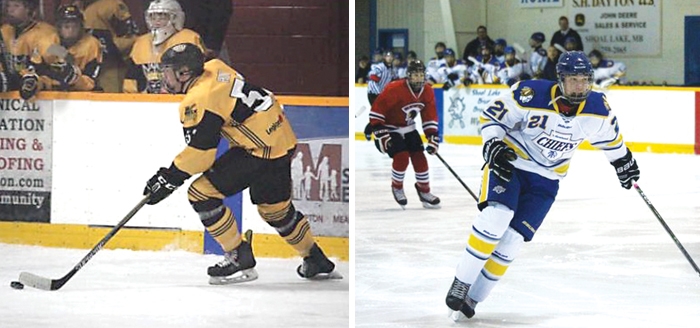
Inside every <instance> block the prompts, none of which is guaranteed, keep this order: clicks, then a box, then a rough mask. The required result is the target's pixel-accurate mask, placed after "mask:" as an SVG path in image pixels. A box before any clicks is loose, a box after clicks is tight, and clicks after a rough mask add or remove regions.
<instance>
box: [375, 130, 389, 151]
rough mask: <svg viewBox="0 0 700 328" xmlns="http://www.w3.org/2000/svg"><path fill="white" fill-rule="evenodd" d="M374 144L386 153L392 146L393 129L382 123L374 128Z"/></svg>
mask: <svg viewBox="0 0 700 328" xmlns="http://www.w3.org/2000/svg"><path fill="white" fill-rule="evenodd" d="M373 133H374V146H375V147H377V150H379V152H380V153H382V154H386V153H387V152H388V151H389V148H391V146H392V144H391V129H389V128H387V127H385V126H383V125H380V126H378V127H375V128H374V132H373Z"/></svg>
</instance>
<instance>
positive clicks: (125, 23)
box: [73, 0, 139, 92]
mask: <svg viewBox="0 0 700 328" xmlns="http://www.w3.org/2000/svg"><path fill="white" fill-rule="evenodd" d="M73 4H74V5H77V6H78V7H79V8H80V9H81V10H82V12H83V15H84V16H85V28H86V29H87V31H88V33H90V34H92V35H93V36H94V37H96V38H97V39H98V40H100V43H101V44H102V47H103V56H104V58H103V60H104V63H103V65H102V73H100V76H99V77H98V84H99V85H100V87H102V88H103V89H104V91H106V92H122V81H123V80H124V75H125V74H126V63H125V58H126V57H128V54H129V51H131V46H132V45H133V44H134V41H135V40H136V36H137V35H138V34H139V31H138V28H137V27H136V23H135V22H134V20H133V18H132V16H131V13H130V11H129V7H128V6H127V5H126V4H125V3H124V1H122V0H75V1H73Z"/></svg>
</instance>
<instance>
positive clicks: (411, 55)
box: [406, 50, 418, 65]
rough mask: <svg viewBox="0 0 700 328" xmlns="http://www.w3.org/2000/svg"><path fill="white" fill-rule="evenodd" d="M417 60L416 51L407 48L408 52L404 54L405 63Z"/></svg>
mask: <svg viewBox="0 0 700 328" xmlns="http://www.w3.org/2000/svg"><path fill="white" fill-rule="evenodd" d="M416 60H418V55H416V52H415V51H413V50H409V51H408V54H407V55H406V65H408V64H410V63H412V62H414V61H416Z"/></svg>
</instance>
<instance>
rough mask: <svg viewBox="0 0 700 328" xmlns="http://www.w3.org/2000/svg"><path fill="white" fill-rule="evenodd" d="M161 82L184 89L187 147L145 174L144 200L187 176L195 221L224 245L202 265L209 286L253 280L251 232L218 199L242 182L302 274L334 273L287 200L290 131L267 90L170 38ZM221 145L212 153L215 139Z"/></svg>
mask: <svg viewBox="0 0 700 328" xmlns="http://www.w3.org/2000/svg"><path fill="white" fill-rule="evenodd" d="M161 67H162V69H163V87H164V88H165V89H166V90H167V91H168V92H169V93H180V94H185V97H184V99H183V100H182V102H181V103H180V122H182V125H183V132H184V137H185V142H186V143H187V146H186V147H185V149H184V150H183V151H182V152H180V154H178V155H177V156H176V157H175V159H174V160H173V162H172V164H171V165H170V167H169V168H161V169H160V170H158V172H157V173H156V174H155V175H154V176H153V177H152V178H151V179H150V180H148V182H147V184H146V188H145V190H144V194H150V198H149V202H148V203H149V204H156V203H158V202H160V201H161V200H163V199H164V198H166V197H168V196H169V195H170V194H171V193H172V192H173V191H174V190H175V189H176V188H177V187H179V186H181V185H182V184H183V183H184V181H185V180H187V179H188V178H190V177H192V176H193V175H196V174H200V173H201V175H199V177H197V178H196V179H195V181H194V182H193V183H192V184H191V185H190V187H189V189H188V192H187V194H188V199H189V201H190V203H191V204H192V207H193V208H194V210H195V211H196V212H197V213H198V214H199V217H200V219H201V220H202V223H203V224H204V226H205V227H206V229H207V230H208V231H209V233H210V234H211V235H212V237H214V239H215V240H216V241H217V242H218V243H219V244H221V246H222V248H223V249H224V251H225V254H224V259H223V261H221V262H220V263H217V264H216V265H214V266H211V267H209V269H208V274H209V276H210V283H211V284H226V283H233V282H241V281H248V280H252V279H255V278H256V277H257V272H256V271H255V264H256V262H255V258H254V256H253V252H252V247H251V244H252V243H251V237H252V233H246V237H247V238H245V240H244V238H242V237H241V235H240V233H239V232H238V227H237V224H236V220H235V218H234V216H233V212H232V211H231V209H229V208H228V207H226V206H225V205H224V204H223V202H222V200H223V198H225V197H227V196H232V195H234V194H237V193H239V192H241V191H243V190H244V189H247V188H249V191H250V198H251V201H252V203H253V204H256V205H257V208H258V212H259V213H260V216H261V217H262V218H263V219H264V220H265V221H266V222H267V223H268V224H269V225H271V226H272V227H274V228H275V229H276V230H277V232H278V233H279V235H280V236H281V237H282V238H284V240H285V241H286V242H287V243H288V244H289V245H291V246H292V247H293V248H294V249H295V250H297V251H298V253H299V255H300V256H302V257H303V258H304V260H303V263H302V265H300V266H299V267H298V268H297V273H298V274H299V275H300V276H301V277H303V278H313V279H316V278H341V276H340V275H339V274H338V273H337V272H335V271H334V268H335V265H334V264H333V262H331V261H329V260H328V258H327V257H326V256H325V255H324V254H323V251H321V248H319V246H318V245H317V244H316V242H315V241H314V239H313V235H312V233H311V227H310V225H309V222H308V221H307V219H306V216H304V214H302V213H301V212H299V211H297V210H296V209H295V207H294V204H292V202H291V188H292V183H291V182H292V181H291V172H290V166H291V155H292V154H293V152H294V149H295V147H296V141H297V140H296V137H295V135H294V131H293V130H292V127H291V125H290V123H289V122H288V121H287V118H286V116H285V114H284V112H283V110H282V108H281V106H280V104H279V102H278V101H277V100H276V98H275V96H274V95H273V94H272V93H271V92H270V91H269V90H266V89H263V88H260V87H257V86H255V85H252V84H250V83H248V82H247V81H246V80H244V79H243V77H242V76H240V75H239V74H238V73H237V72H236V71H235V70H234V69H233V68H231V67H229V66H227V65H226V64H225V63H224V62H222V61H220V60H218V59H214V60H211V61H208V62H207V63H206V64H204V54H203V53H202V51H201V50H200V48H199V46H197V45H195V44H192V43H183V44H177V45H175V46H173V47H171V48H169V49H167V50H166V51H165V53H164V54H163V56H162V58H161ZM222 136H223V137H224V138H225V139H226V140H227V141H228V144H229V149H228V151H227V152H225V153H224V154H223V155H221V156H220V157H219V158H218V159H216V148H217V145H218V143H219V141H220V137H222Z"/></svg>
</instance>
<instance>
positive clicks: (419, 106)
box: [401, 103, 425, 125]
mask: <svg viewBox="0 0 700 328" xmlns="http://www.w3.org/2000/svg"><path fill="white" fill-rule="evenodd" d="M423 108H425V104H423V103H412V104H408V105H406V106H403V108H401V110H403V112H404V113H405V114H406V125H411V124H414V123H415V122H414V120H415V118H416V116H418V114H420V112H421V111H422V110H423Z"/></svg>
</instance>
